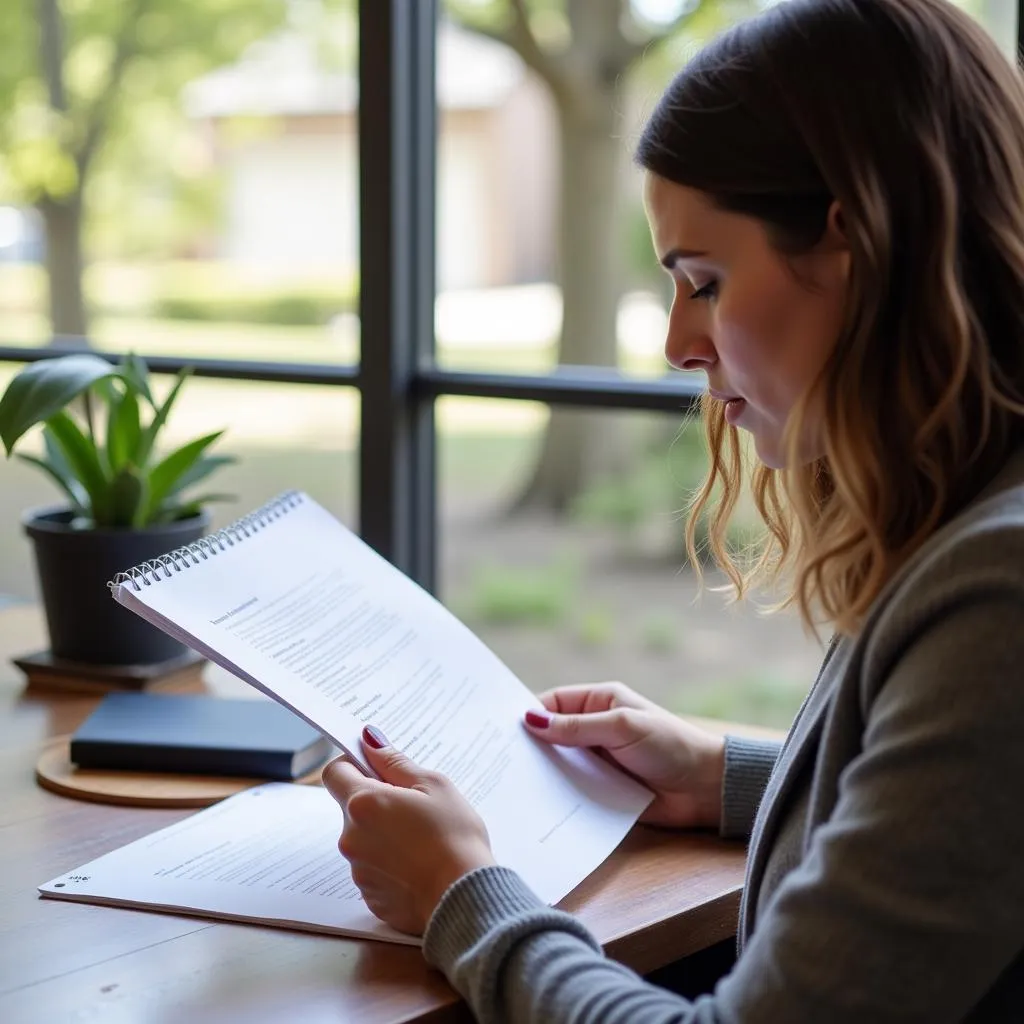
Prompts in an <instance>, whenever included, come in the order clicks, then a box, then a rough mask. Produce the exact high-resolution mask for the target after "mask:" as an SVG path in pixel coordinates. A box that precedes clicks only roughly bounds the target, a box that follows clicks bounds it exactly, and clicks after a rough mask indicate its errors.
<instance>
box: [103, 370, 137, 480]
mask: <svg viewBox="0 0 1024 1024" xmlns="http://www.w3.org/2000/svg"><path fill="white" fill-rule="evenodd" d="M141 441H142V430H141V426H140V423H139V399H138V397H137V396H136V394H135V392H134V391H133V390H132V389H131V388H130V387H129V388H128V389H127V390H126V391H125V393H124V395H123V396H121V397H119V398H118V400H117V401H116V402H115V403H112V404H111V406H110V416H109V418H108V420H107V459H108V461H109V462H110V469H111V472H112V473H115V474H116V473H117V472H118V471H119V470H120V469H121V468H122V467H123V466H124V465H126V464H127V463H129V462H137V459H138V454H137V453H138V451H139V447H140V444H141Z"/></svg>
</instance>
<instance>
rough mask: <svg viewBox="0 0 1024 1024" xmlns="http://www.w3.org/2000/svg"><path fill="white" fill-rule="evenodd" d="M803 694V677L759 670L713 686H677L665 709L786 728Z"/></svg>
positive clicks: (790, 722)
mask: <svg viewBox="0 0 1024 1024" xmlns="http://www.w3.org/2000/svg"><path fill="white" fill-rule="evenodd" d="M806 696H807V680H806V679H804V680H796V679H788V678H782V677H780V676H776V675H771V674H769V673H764V674H760V673H759V674H750V675H744V676H740V677H738V678H732V679H728V678H727V679H722V680H720V681H718V682H716V683H715V684H714V686H701V687H692V688H690V687H683V686H681V687H679V688H678V689H677V690H676V691H675V695H674V698H673V700H672V701H671V702H670V703H669V710H671V711H675V712H676V713H677V714H681V715H700V716H701V717H704V718H717V719H724V720H725V721H729V722H748V723H750V724H751V725H764V726H769V727H771V728H776V729H788V728H789V727H790V725H792V724H793V719H794V717H795V716H796V713H797V711H798V709H799V708H800V704H801V703H802V702H803V699H804V697H806Z"/></svg>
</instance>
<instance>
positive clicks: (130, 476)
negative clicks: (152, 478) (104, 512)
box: [110, 465, 149, 528]
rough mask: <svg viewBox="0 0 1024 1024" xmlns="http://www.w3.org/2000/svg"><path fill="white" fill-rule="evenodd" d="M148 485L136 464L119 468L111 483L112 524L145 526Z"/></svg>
mask: <svg viewBox="0 0 1024 1024" xmlns="http://www.w3.org/2000/svg"><path fill="white" fill-rule="evenodd" d="M148 490H149V488H148V486H147V484H146V481H145V480H144V479H143V478H142V477H141V476H140V475H139V471H138V469H137V468H136V467H135V466H132V465H127V466H123V467H122V468H121V469H120V470H118V473H117V475H116V476H115V477H114V479H113V480H112V481H111V484H110V525H111V526H132V527H135V528H138V527H141V526H145V519H146V506H147V505H148Z"/></svg>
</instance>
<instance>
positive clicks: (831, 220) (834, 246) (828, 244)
mask: <svg viewBox="0 0 1024 1024" xmlns="http://www.w3.org/2000/svg"><path fill="white" fill-rule="evenodd" d="M821 244H822V247H823V248H825V249H827V250H832V251H835V250H849V248H850V240H849V238H848V237H847V234H846V218H845V217H844V216H843V208H842V207H841V206H840V205H839V200H838V199H833V200H832V205H831V206H829V208H828V216H827V217H826V218H825V233H824V235H823V236H822V239H821Z"/></svg>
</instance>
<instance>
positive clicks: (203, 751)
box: [71, 693, 333, 779]
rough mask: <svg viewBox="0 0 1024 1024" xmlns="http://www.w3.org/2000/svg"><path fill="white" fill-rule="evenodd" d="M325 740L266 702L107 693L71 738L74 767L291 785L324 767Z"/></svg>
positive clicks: (328, 747) (327, 747)
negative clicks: (242, 778) (280, 781)
mask: <svg viewBox="0 0 1024 1024" xmlns="http://www.w3.org/2000/svg"><path fill="white" fill-rule="evenodd" d="M332 750H333V744H332V743H331V741H330V740H329V739H327V738H326V737H325V736H323V735H322V734H321V733H320V732H318V731H317V730H316V729H314V728H313V727H312V726H311V725H308V724H307V723H306V722H304V721H303V720H302V719H301V718H299V717H298V715H295V714H293V713H292V712H291V711H289V710H288V709H287V708H286V707H282V705H280V704H277V703H275V702H273V701H269V700H221V699H219V698H217V697H202V696H191V695H180V694H158V693H111V694H107V696H106V697H104V698H103V700H101V701H100V703H99V706H98V707H97V708H96V710H95V711H93V713H92V714H91V715H90V716H89V717H88V718H87V719H86V720H85V721H84V722H83V723H82V725H81V726H80V728H79V729H78V731H77V732H76V733H75V734H74V735H73V736H72V737H71V760H72V762H74V763H75V764H77V765H78V767H79V768H102V769H113V770H119V771H136V772H176V773H179V774H181V773H183V774H188V775H241V776H255V777H256V778H262V779H295V778H299V777H300V776H302V775H305V774H306V773H307V772H309V771H312V770H313V769H314V768H315V767H317V765H319V764H322V763H323V762H324V761H325V760H326V759H327V757H328V756H329V755H330V753H331V751H332Z"/></svg>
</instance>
